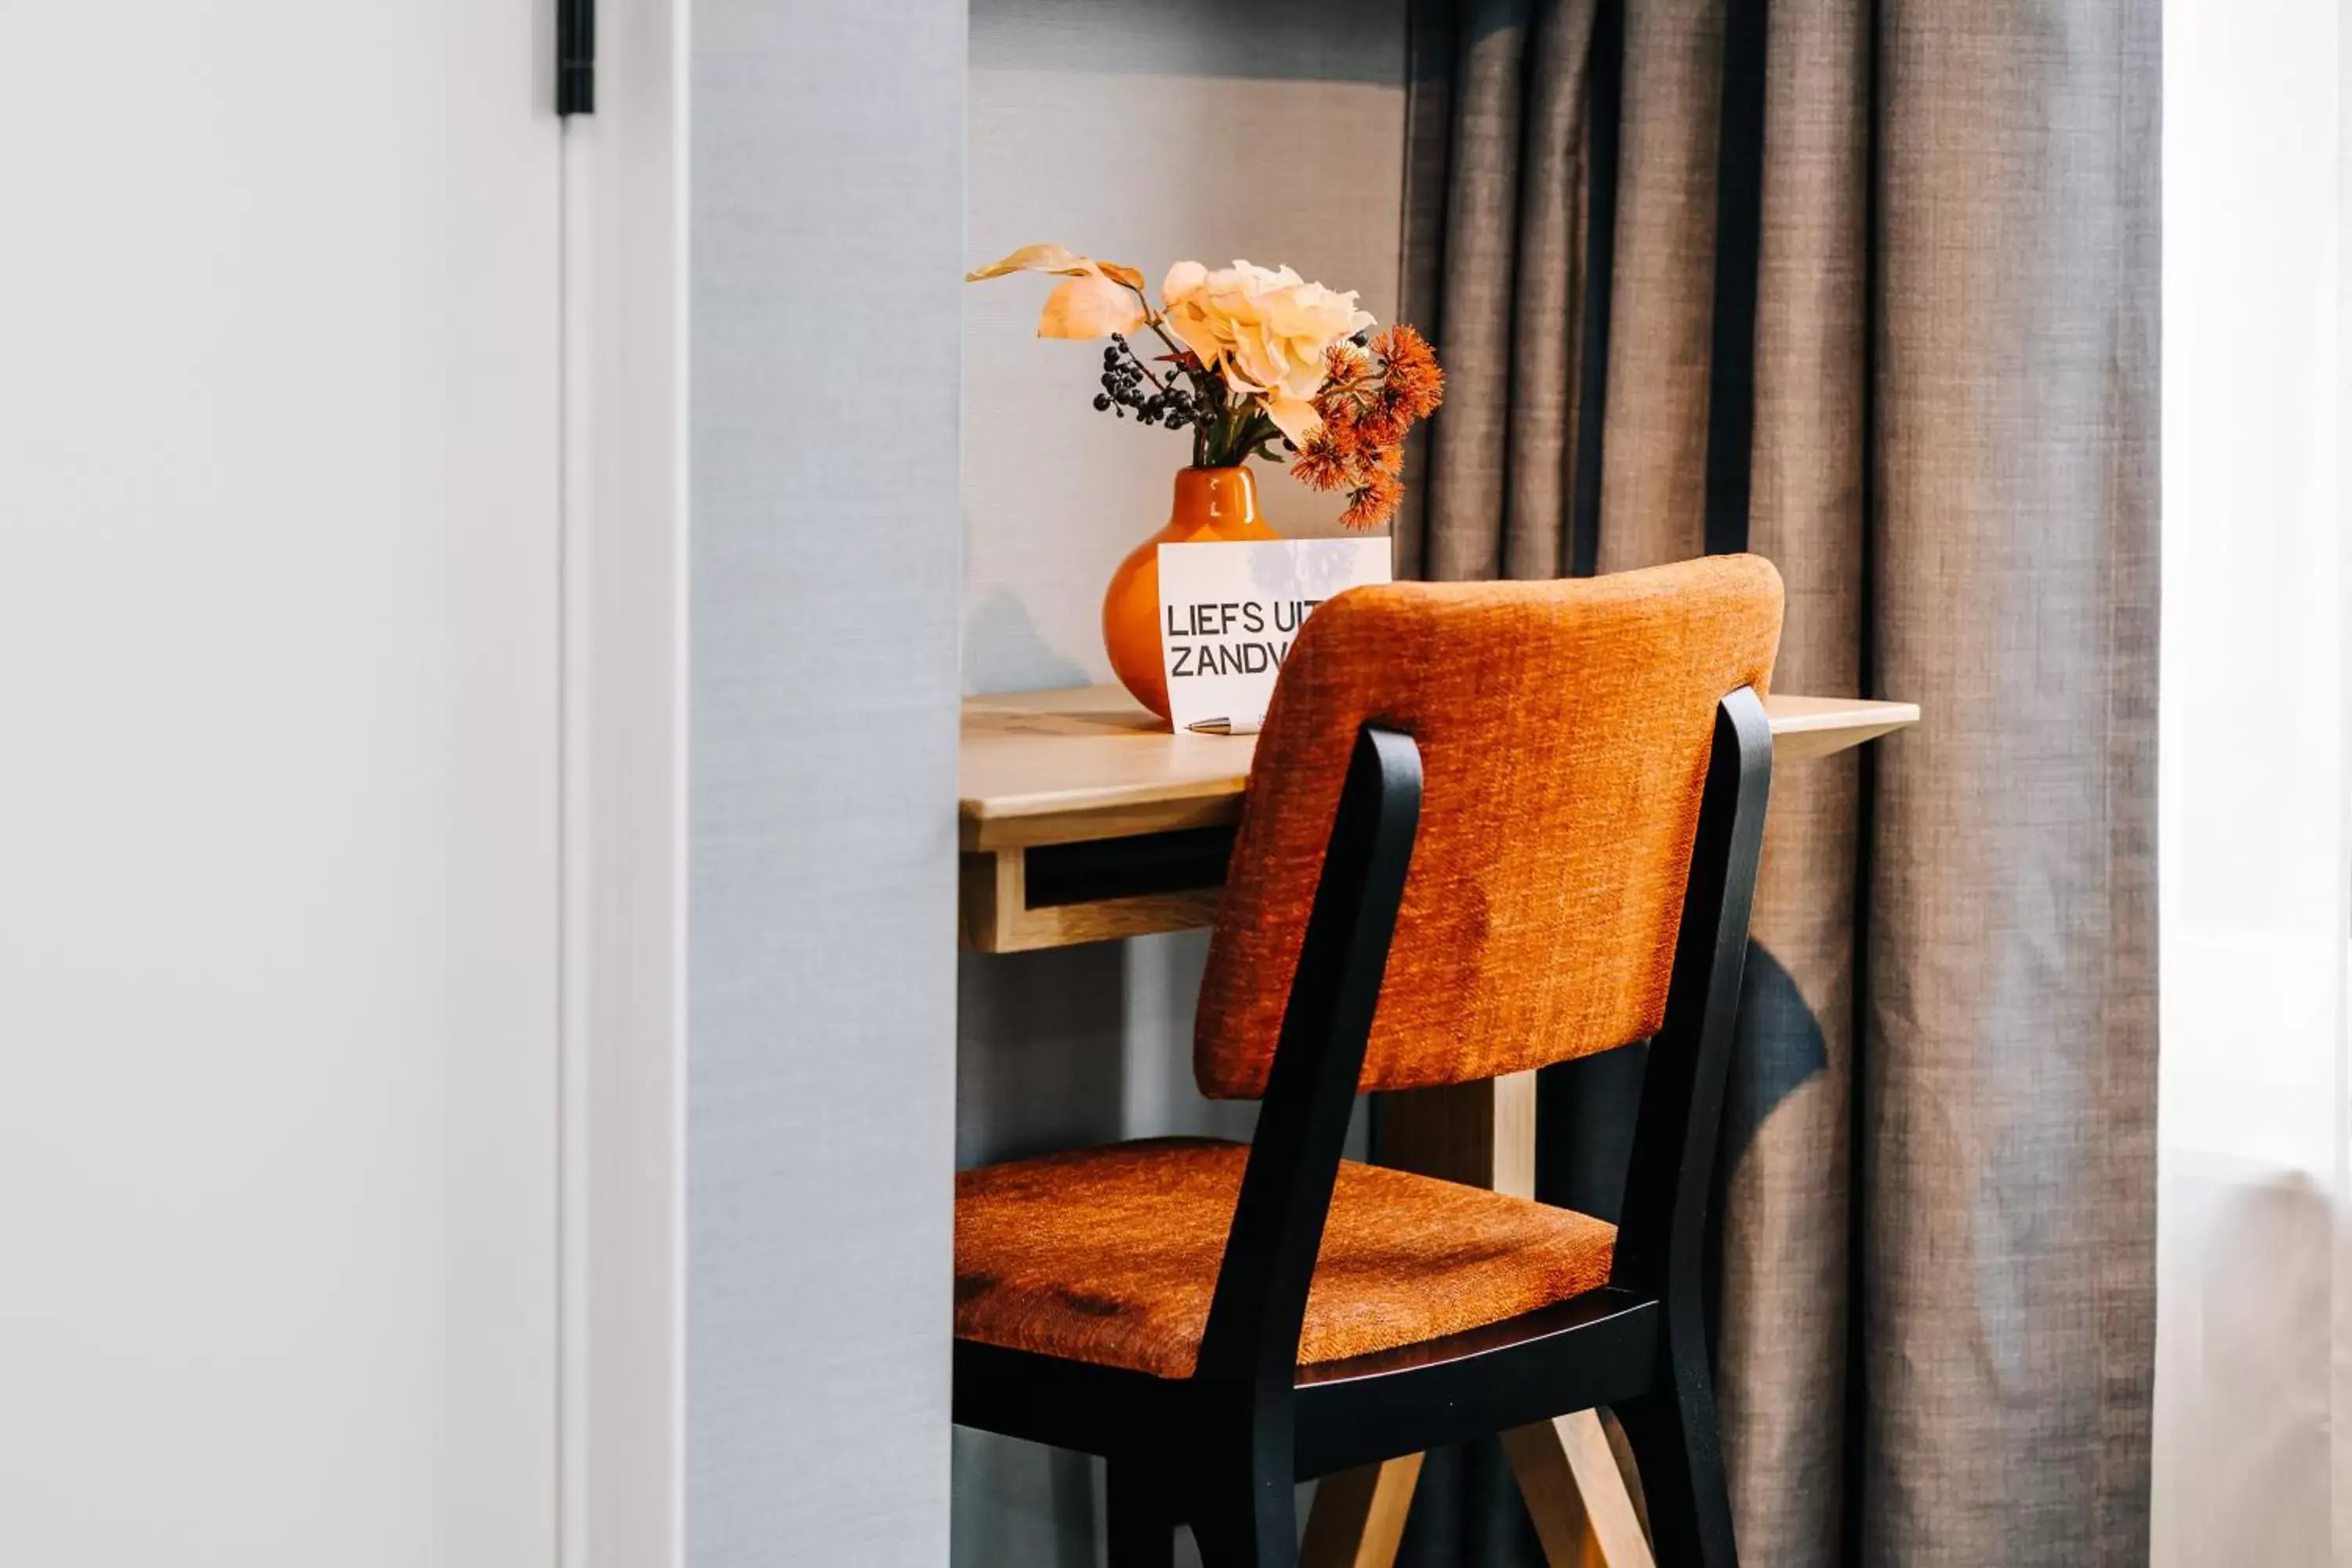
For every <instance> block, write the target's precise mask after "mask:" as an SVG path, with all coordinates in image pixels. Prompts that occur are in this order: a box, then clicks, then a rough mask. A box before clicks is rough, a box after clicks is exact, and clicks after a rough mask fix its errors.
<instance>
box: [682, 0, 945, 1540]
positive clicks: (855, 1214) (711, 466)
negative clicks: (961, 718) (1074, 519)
mask: <svg viewBox="0 0 2352 1568" xmlns="http://www.w3.org/2000/svg"><path fill="white" fill-rule="evenodd" d="M964 39H965V13H964V6H963V4H962V0H863V3H861V4H859V5H776V4H772V3H771V0H698V4H697V5H696V6H695V9H694V18H693V48H692V56H691V80H690V83H689V92H688V99H689V101H690V103H691V106H692V107H691V115H692V134H691V153H690V164H691V166H690V175H689V179H690V192H691V208H692V211H691V219H690V225H691V227H690V245H691V258H692V259H691V281H692V293H691V305H690V319H689V341H690V359H691V370H690V378H691V380H690V385H691V415H690V420H691V427H690V432H689V451H690V458H689V461H690V483H691V487H692V498H691V518H692V527H691V544H690V561H689V572H690V579H691V595H692V605H691V624H692V633H691V639H690V655H691V660H692V670H691V675H690V678H689V681H690V707H691V714H692V717H691V721H690V723H691V728H690V734H689V737H688V743H689V756H690V763H689V773H690V776H689V780H688V802H689V835H690V846H689V867H690V871H689V874H690V877H691V886H690V888H689V889H688V1085H687V1115H688V1134H687V1143H688V1172H687V1183H686V1188H687V1205H688V1214H687V1254H688V1256H687V1268H686V1289H687V1291H688V1300H687V1310H686V1318H687V1375H686V1400H687V1410H686V1428H685V1429H686V1444H687V1448H686V1461H685V1464H686V1478H685V1481H686V1504H687V1518H686V1534H687V1543H688V1562H689V1563H691V1564H692V1565H693V1568H752V1565H754V1564H756V1565H759V1568H771V1565H775V1564H798V1563H811V1564H814V1563H843V1564H848V1563H856V1564H858V1565H860V1568H890V1565H896V1564H905V1565H907V1568H937V1565H938V1564H940V1563H944V1562H945V1561H946V1558H947V1554H948V1469H949V1460H948V1452H949V1443H948V1354H947V1348H948V1334H949V1310H950V1309H949V1294H950V1290H949V1267H950V1264H949V1259H950V1239H949V1233H950V1222H951V1196H950V1194H951V1184H950V1163H951V1159H952V1154H953V1149H954V1135H955V1128H954V1063H955V968H954V965H955V957H954V899H953V879H954V867H955V858H954V827H953V825H954V772H955V758H954V746H955V735H956V711H955V710H956V698H957V693H958V690H959V689H960V677H959V672H958V658H957V622H958V613H959V601H960V584H961V570H962V568H961V555H960V546H959V531H958V525H957V483H958V479H957V417H958V372H957V364H958V357H959V356H958V344H959V334H960V330H961V327H960V308H961V300H960V298H959V294H958V290H959V289H960V288H961V284H960V283H959V281H958V279H959V276H960V273H961V268H962V265H963V237H962V236H963V206H964V196H963V133H964V113H963V92H964V50H965V46H964Z"/></svg>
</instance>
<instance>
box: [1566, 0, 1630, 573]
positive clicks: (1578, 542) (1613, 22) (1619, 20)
mask: <svg viewBox="0 0 2352 1568" xmlns="http://www.w3.org/2000/svg"><path fill="white" fill-rule="evenodd" d="M1587 74H1588V76H1589V77H1590V79H1591V87H1590V88H1589V89H1587V90H1586V93H1585V97H1584V101H1585V142H1584V144H1585V146H1586V148H1587V149H1588V151H1587V153H1586V159H1585V166H1586V172H1585V225H1584V232H1585V246H1584V256H1583V259H1584V301H1583V330H1582V332H1581V334H1580V342H1581V346H1582V355H1581V358H1580V363H1578V365H1577V373H1576V374H1577V399H1576V401H1577V419H1576V496H1575V500H1574V503H1573V505H1574V512H1573V515H1572V520H1571V523H1570V535H1569V563H1568V571H1569V575H1570V576H1572V577H1590V576H1591V575H1592V574H1593V573H1594V572H1595V571H1596V570H1598V569H1599V563H1600V560H1601V453H1602V449H1603V446H1604V444H1605V442H1606V441H1607V438H1608V428H1609V300H1610V295H1611V291H1612V288H1613V287H1614V284H1613V281H1612V280H1613V279H1614V278H1615V276H1616V269H1617V159H1618V149H1619V147H1620V145H1621V144H1622V142H1623V140H1624V137H1623V124H1622V122H1623V120H1624V115H1625V0H1601V4H1600V5H1599V7H1598V8H1597V10H1596V11H1595V13H1594V15H1593V19H1592V52H1591V62H1590V64H1589V66H1588V67H1587Z"/></svg>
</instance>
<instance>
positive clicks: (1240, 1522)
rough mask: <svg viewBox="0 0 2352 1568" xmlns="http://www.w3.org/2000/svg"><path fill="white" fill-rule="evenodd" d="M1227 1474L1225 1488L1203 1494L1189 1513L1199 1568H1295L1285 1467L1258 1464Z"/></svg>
mask: <svg viewBox="0 0 2352 1568" xmlns="http://www.w3.org/2000/svg"><path fill="white" fill-rule="evenodd" d="M1286 1458H1287V1456H1286ZM1226 1475H1227V1476H1229V1477H1232V1479H1229V1480H1228V1481H1227V1482H1226V1484H1225V1485H1223V1486H1214V1485H1212V1486H1209V1487H1207V1488H1205V1489H1202V1493H1201V1495H1200V1498H1199V1500H1198V1501H1197V1503H1196V1504H1195V1505H1194V1507H1193V1510H1192V1537H1193V1539H1194V1540H1195V1541H1197V1542H1200V1545H1201V1568H1297V1565H1298V1500H1297V1490H1296V1489H1295V1483H1294V1482H1293V1481H1292V1480H1291V1478H1290V1473H1289V1467H1288V1465H1287V1464H1284V1465H1282V1466H1279V1467H1277V1466H1275V1465H1271V1464H1265V1463H1258V1464H1254V1465H1253V1466H1252V1467H1251V1469H1250V1471H1249V1472H1247V1473H1245V1474H1244V1475H1240V1476H1235V1475H1234V1472H1232V1471H1227V1472H1226Z"/></svg>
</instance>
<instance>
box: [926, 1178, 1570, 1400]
mask: <svg viewBox="0 0 2352 1568" xmlns="http://www.w3.org/2000/svg"><path fill="white" fill-rule="evenodd" d="M1248 1158H1249V1150H1248V1149H1247V1147H1245V1146H1244V1145H1243V1144H1239V1143H1224V1142H1212V1141H1209V1140H1206V1139H1188V1138H1161V1139H1152V1140H1149V1141H1147V1142H1138V1143H1118V1144H1113V1145H1111V1146H1110V1147H1108V1148H1102V1149H1082V1150H1079V1151H1076V1152H1073V1153H1067V1154H1050V1155H1047V1156H1045V1157H1044V1158H1042V1159H1035V1160H1021V1161H1016V1162H1013V1163H1010V1164H1003V1165H989V1166H984V1167H982V1169H979V1170H976V1171H966V1172H964V1173H961V1175H959V1176H958V1177H957V1178H956V1232H955V1255H956V1256H955V1272H956V1318H955V1331H956V1337H957V1338H959V1339H965V1340H977V1341H979V1342H982V1343H984V1344H992V1345H1001V1346H1003V1347H1005V1348H1007V1349H1011V1350H1024V1351H1034V1352H1041V1353H1044V1354H1048V1355H1055V1356H1060V1357H1063V1358H1064V1359H1066V1360H1072V1361H1084V1362H1093V1363H1097V1364H1101V1365H1107V1366H1118V1367H1125V1368H1128V1369H1129V1370H1131V1371H1135V1372H1141V1373H1150V1374H1151V1375H1153V1376H1155V1377H1189V1376H1191V1375H1192V1368H1193V1364H1194V1363H1195V1362H1196V1361H1197V1360H1198V1358H1199V1355H1200V1350H1201V1335H1202V1331H1204V1330H1205V1329H1206V1328H1207V1326H1208V1321H1209V1301H1210V1298H1211V1297H1212V1296H1213V1295H1214V1293H1215V1291H1216V1284H1217V1270H1218V1268H1219V1267H1220V1266H1221V1265H1222V1264H1223V1260H1224V1252H1225V1235H1226V1232H1227V1230H1228V1229H1229V1228H1230V1227H1231V1226H1232V1225H1233V1218H1234V1204H1235V1203H1236V1202H1237V1201H1238V1200H1239V1197H1240V1194H1241V1184H1242V1167H1243V1165H1244V1163H1246V1162H1247V1160H1248ZM1616 1237H1617V1233H1616V1231H1615V1229H1614V1228H1613V1227H1612V1226H1608V1225H1605V1224H1603V1223H1602V1222H1601V1221H1600V1220H1597V1219H1593V1218H1591V1217H1590V1216H1588V1215H1580V1214H1577V1213H1574V1212H1572V1211H1570V1210H1568V1209H1559V1208H1550V1207H1548V1206H1546V1205H1541V1204H1537V1203H1531V1202H1529V1201H1528V1200H1527V1199H1525V1198H1514V1197H1507V1196H1504V1195H1503V1194H1499V1193H1489V1192H1483V1191H1481V1190H1479V1189H1478V1188H1476V1187H1465V1186H1459V1185H1456V1184H1454V1183H1452V1182H1440V1181H1434V1180H1432V1179H1431V1178H1429V1177H1427V1176H1415V1175H1409V1174H1407V1173H1404V1172H1402V1171H1389V1170H1382V1169H1381V1168H1379V1167H1377V1166H1371V1165H1359V1164H1357V1163H1353V1162H1352V1161H1349V1162H1343V1163H1341V1164H1340V1166H1339V1184H1338V1186H1337V1188H1336V1189H1335V1190H1334V1192H1333V1194H1332V1197H1331V1215H1330V1219H1329V1221H1328V1223H1327V1225H1326V1226H1325V1227H1324V1232H1323V1250H1322V1253H1321V1255H1320V1257H1319V1258H1318V1261H1317V1264H1316V1268H1315V1284H1314V1288H1313V1289H1312V1290H1311V1291H1310V1292H1309V1293H1308V1296H1307V1321H1306V1326H1305V1328H1304V1330H1303V1331H1302V1332H1301V1334H1300V1336H1299V1344H1298V1359H1299V1363H1300V1364H1301V1365H1315V1364H1318V1363H1323V1362H1330V1361H1343V1360H1345V1359H1347V1358H1348V1357H1349V1356H1355V1355H1362V1354H1365V1353H1367V1352H1372V1351H1382V1350H1392V1349H1394V1348H1396V1347H1397V1346H1399V1345H1407V1344H1417V1343H1419V1342H1422V1341H1423V1340H1429V1339H1435V1338H1438V1337H1440V1336H1442V1335H1445V1334H1452V1333H1459V1332H1462V1331H1465V1330H1468V1329H1475V1328H1479V1327H1482V1326H1484V1325H1485V1324H1487V1323H1494V1322H1500V1321H1502V1320H1504V1319H1506V1318H1511V1317H1516V1316H1517V1315H1518V1314H1520V1313H1522V1312H1531V1311H1534V1310H1537V1309H1538V1308H1541V1307H1546V1306H1549V1305H1550V1304H1551V1303H1553V1302H1555V1301H1564V1300H1568V1299H1569V1298H1570V1297H1572V1296H1578V1295H1581V1294H1582V1293H1583V1292H1585V1291H1587V1290H1591V1289H1597V1288H1598V1287H1600V1286H1601V1285H1602V1284H1605V1283H1606V1282H1607V1280H1608V1278H1609V1260H1610V1253H1611V1249H1612V1247H1613V1246H1614V1245H1615V1242H1616Z"/></svg>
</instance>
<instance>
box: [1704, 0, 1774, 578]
mask: <svg viewBox="0 0 2352 1568" xmlns="http://www.w3.org/2000/svg"><path fill="white" fill-rule="evenodd" d="M1765 11H1766V0H1727V5H1726V8H1725V16H1724V27H1723V129H1722V152H1721V153H1720V155H1719V156H1718V157H1717V161H1716V167H1717V184H1716V197H1715V331H1714V337H1713V343H1712V348H1711V350H1710V352H1709V354H1708V361H1707V363H1708V367H1709V374H1708V380H1709V395H1708V402H1707V420H1706V548H1707V551H1708V552H1709V553H1710V554H1716V555H1728V554H1733V553H1736V552H1739V551H1743V550H1746V549H1747V548H1748V462H1749V453H1750V447H1751V445H1752V443H1753V441H1754V439H1755V426H1756V292H1757V257H1758V247H1759V245H1760V244H1761V242H1762V238H1763V225H1764V96H1765V95H1764V71H1765V63H1766V53H1767V51H1766V26H1765Z"/></svg>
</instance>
